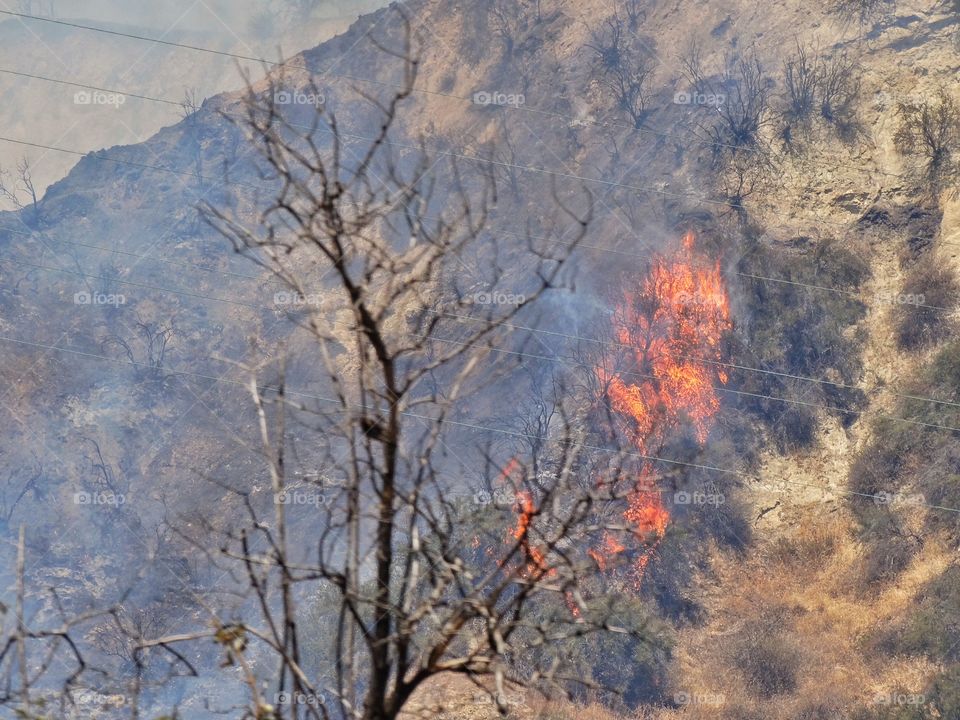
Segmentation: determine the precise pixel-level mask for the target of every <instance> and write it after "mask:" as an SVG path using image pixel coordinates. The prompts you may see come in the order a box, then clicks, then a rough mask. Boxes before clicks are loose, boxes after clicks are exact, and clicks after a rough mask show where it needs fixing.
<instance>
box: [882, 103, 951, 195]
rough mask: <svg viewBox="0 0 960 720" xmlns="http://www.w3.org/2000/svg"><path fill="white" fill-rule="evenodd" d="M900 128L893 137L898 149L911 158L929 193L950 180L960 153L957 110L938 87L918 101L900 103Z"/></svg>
mask: <svg viewBox="0 0 960 720" xmlns="http://www.w3.org/2000/svg"><path fill="white" fill-rule="evenodd" d="M898 114H899V117H900V127H899V128H898V129H897V132H896V135H895V136H894V142H895V143H896V146H897V150H898V151H899V152H900V153H901V154H903V155H906V156H907V157H909V158H912V159H913V160H914V161H915V162H916V164H918V166H919V171H920V173H921V175H922V177H923V180H924V181H925V183H926V185H927V186H928V188H929V189H930V191H931V192H932V193H936V192H938V191H939V190H941V189H942V188H943V186H944V185H945V184H947V183H949V182H951V181H953V180H954V179H955V177H956V174H957V169H958V166H957V153H958V151H960V108H958V106H957V102H956V101H955V100H954V99H953V98H952V97H951V96H950V95H949V94H948V93H947V91H946V89H945V88H940V89H939V90H938V91H937V92H936V93H935V94H934V95H933V96H932V97H931V96H926V97H924V98H923V99H922V100H920V101H919V102H910V103H901V104H900V106H899V111H898Z"/></svg>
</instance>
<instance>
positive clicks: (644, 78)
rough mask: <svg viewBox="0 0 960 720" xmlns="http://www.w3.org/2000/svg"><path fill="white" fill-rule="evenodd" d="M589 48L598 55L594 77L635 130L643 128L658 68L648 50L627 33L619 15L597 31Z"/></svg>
mask: <svg viewBox="0 0 960 720" xmlns="http://www.w3.org/2000/svg"><path fill="white" fill-rule="evenodd" d="M628 35H629V36H628ZM587 47H589V48H590V49H591V50H593V52H594V75H595V77H596V78H597V80H598V82H599V83H600V85H601V87H603V88H605V89H606V90H608V91H609V92H610V94H611V95H612V96H613V97H614V100H615V102H616V106H617V108H618V109H619V110H620V111H622V112H625V113H626V114H627V115H628V116H629V117H630V119H631V120H632V121H633V126H634V127H635V128H640V127H642V126H643V121H644V119H645V118H646V114H647V105H648V103H649V99H650V94H651V91H650V89H649V87H648V85H649V82H650V80H651V77H652V75H653V71H654V68H655V61H654V59H653V57H652V56H651V55H650V52H649V50H648V49H647V47H644V46H643V43H642V42H641V41H640V40H639V39H638V38H637V37H636V35H635V34H634V33H632V32H629V33H628V32H625V29H624V26H623V22H622V21H621V20H620V19H619V18H618V17H616V16H614V17H612V18H608V19H607V20H606V21H605V22H604V24H603V25H602V26H601V28H600V29H599V30H595V31H594V32H593V41H592V42H591V43H588V44H587Z"/></svg>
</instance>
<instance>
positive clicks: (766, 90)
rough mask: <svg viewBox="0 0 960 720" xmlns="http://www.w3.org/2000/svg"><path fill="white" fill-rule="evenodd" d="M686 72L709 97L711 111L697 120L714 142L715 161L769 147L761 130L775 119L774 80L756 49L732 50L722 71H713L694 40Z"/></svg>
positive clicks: (685, 61)
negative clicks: (772, 113)
mask: <svg viewBox="0 0 960 720" xmlns="http://www.w3.org/2000/svg"><path fill="white" fill-rule="evenodd" d="M683 73H684V76H685V79H686V80H687V82H689V84H690V87H691V89H692V90H693V91H694V92H695V93H696V94H697V95H698V96H699V97H703V98H706V102H707V105H708V108H707V109H709V110H710V112H707V113H701V114H699V115H698V120H697V121H696V124H697V127H699V128H700V130H701V132H702V133H703V134H704V136H705V137H706V138H707V139H708V140H709V141H711V142H712V143H713V144H714V154H715V161H717V162H720V161H722V160H723V159H725V158H726V157H727V156H729V155H736V154H737V153H738V152H743V151H750V150H752V151H755V152H756V151H764V150H765V148H764V146H763V140H762V136H761V131H762V129H763V128H764V127H765V126H766V125H767V124H768V123H769V122H770V120H771V118H770V113H769V112H768V110H769V106H770V100H771V96H772V92H773V83H772V80H771V79H770V77H769V76H768V75H767V74H766V72H765V71H764V68H763V65H762V64H761V62H760V59H759V58H758V57H757V56H756V54H755V53H754V52H752V51H750V50H747V51H744V52H741V53H736V54H733V53H731V54H728V55H727V57H726V58H725V60H724V63H723V67H722V68H721V69H720V71H719V72H711V71H710V70H708V69H707V68H706V67H705V66H704V63H703V56H702V52H701V49H700V47H699V46H697V45H696V44H694V45H691V47H690V50H689V51H688V52H687V54H686V56H685V57H684V58H683Z"/></svg>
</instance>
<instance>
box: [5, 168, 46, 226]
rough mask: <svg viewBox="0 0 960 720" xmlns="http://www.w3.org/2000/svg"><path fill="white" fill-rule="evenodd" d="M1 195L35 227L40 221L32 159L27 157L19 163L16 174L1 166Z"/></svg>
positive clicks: (27, 223)
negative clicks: (31, 165)
mask: <svg viewBox="0 0 960 720" xmlns="http://www.w3.org/2000/svg"><path fill="white" fill-rule="evenodd" d="M0 196H2V197H5V198H6V199H7V200H8V201H9V202H10V203H11V204H12V205H13V207H14V208H16V210H17V212H18V214H19V215H20V219H21V220H22V221H23V222H24V224H25V225H27V226H29V227H31V228H33V227H36V226H37V225H38V224H39V223H40V220H41V215H40V203H39V200H38V198H37V187H36V185H35V184H34V182H33V171H32V170H31V167H30V161H29V160H28V159H27V158H26V157H24V158H23V159H21V160H20V162H18V163H17V169H16V173H15V174H13V173H11V172H10V171H8V170H4V169H3V168H2V167H0Z"/></svg>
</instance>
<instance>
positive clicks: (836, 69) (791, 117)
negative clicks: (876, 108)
mask: <svg viewBox="0 0 960 720" xmlns="http://www.w3.org/2000/svg"><path fill="white" fill-rule="evenodd" d="M783 84H784V91H783V102H784V107H783V111H782V117H783V123H784V124H783V128H782V130H781V135H782V137H783V139H784V141H785V143H786V144H787V145H788V146H789V145H791V144H792V143H793V141H794V135H795V133H794V130H795V128H800V129H801V130H803V131H804V132H807V131H809V129H810V126H811V124H812V123H813V121H814V120H815V119H817V118H820V120H822V121H823V122H825V123H827V124H828V125H830V126H832V127H834V128H835V129H836V130H837V132H838V133H839V134H840V136H841V137H848V136H849V135H850V134H851V132H852V131H853V130H854V129H855V125H856V113H855V110H856V102H857V97H858V95H859V93H860V73H859V69H858V66H857V63H856V61H855V60H854V59H853V58H852V57H851V56H850V55H849V54H848V53H847V52H846V51H836V52H834V53H833V54H832V55H829V56H827V55H825V54H823V53H822V52H821V50H820V47H819V45H817V44H808V45H804V44H801V43H800V41H799V40H798V41H797V44H796V48H795V49H794V52H793V53H792V54H791V55H790V56H789V57H788V58H787V59H786V60H785V61H784V63H783Z"/></svg>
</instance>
